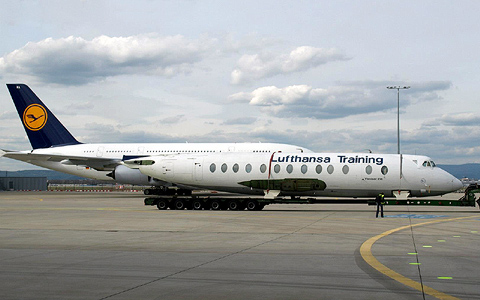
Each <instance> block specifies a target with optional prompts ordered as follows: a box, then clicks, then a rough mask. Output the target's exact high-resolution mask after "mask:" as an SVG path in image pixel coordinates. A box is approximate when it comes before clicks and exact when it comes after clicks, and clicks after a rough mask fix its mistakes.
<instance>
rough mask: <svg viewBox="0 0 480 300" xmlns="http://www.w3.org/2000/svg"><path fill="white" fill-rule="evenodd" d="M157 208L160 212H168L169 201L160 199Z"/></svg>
mask: <svg viewBox="0 0 480 300" xmlns="http://www.w3.org/2000/svg"><path fill="white" fill-rule="evenodd" d="M157 208H158V209H159V210H166V209H167V208H168V201H167V200H165V199H159V200H158V202H157Z"/></svg>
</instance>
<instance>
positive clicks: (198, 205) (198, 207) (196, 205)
mask: <svg viewBox="0 0 480 300" xmlns="http://www.w3.org/2000/svg"><path fill="white" fill-rule="evenodd" d="M192 208H193V209H194V210H201V209H202V208H203V203H202V201H201V200H193V203H192Z"/></svg>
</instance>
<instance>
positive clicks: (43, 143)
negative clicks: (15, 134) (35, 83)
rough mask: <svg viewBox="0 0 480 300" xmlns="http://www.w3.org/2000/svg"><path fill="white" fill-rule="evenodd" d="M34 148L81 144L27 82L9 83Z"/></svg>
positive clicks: (9, 89) (11, 93)
mask: <svg viewBox="0 0 480 300" xmlns="http://www.w3.org/2000/svg"><path fill="white" fill-rule="evenodd" d="M7 88H8V91H9V92H10V95H11V96H12V99H13V103H15V107H16V108H17V112H18V115H19V117H20V120H22V124H23V127H24V128H25V132H26V133H27V136H28V139H29V140H30V144H32V148H33V149H38V148H49V147H52V146H65V145H75V144H80V142H78V141H77V140H76V139H75V138H74V137H73V136H72V134H71V133H70V132H68V130H67V129H66V128H65V126H63V125H62V123H60V121H59V120H58V119H57V118H56V117H55V115H54V114H53V113H52V112H51V111H50V110H49V109H48V108H47V106H45V104H43V102H42V101H41V100H40V99H39V98H38V97H37V95H35V93H34V92H33V91H32V90H31V89H30V88H29V87H28V86H27V85H25V84H7Z"/></svg>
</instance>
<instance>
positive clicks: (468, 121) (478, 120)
mask: <svg viewBox="0 0 480 300" xmlns="http://www.w3.org/2000/svg"><path fill="white" fill-rule="evenodd" d="M438 121H439V122H441V123H442V124H444V125H449V126H480V116H478V115H477V114H475V113H456V114H444V115H442V117H441V118H439V119H438Z"/></svg>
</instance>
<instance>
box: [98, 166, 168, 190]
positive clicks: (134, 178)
mask: <svg viewBox="0 0 480 300" xmlns="http://www.w3.org/2000/svg"><path fill="white" fill-rule="evenodd" d="M107 176H109V177H112V178H113V179H114V180H115V181H116V182H118V183H123V184H134V185H155V186H168V185H169V184H168V183H167V182H165V181H161V180H156V179H155V178H152V177H150V176H147V175H144V174H142V173H141V172H140V170H138V169H130V168H128V167H126V166H123V165H119V166H117V167H116V168H115V170H114V171H113V172H112V173H110V174H108V175H107Z"/></svg>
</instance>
